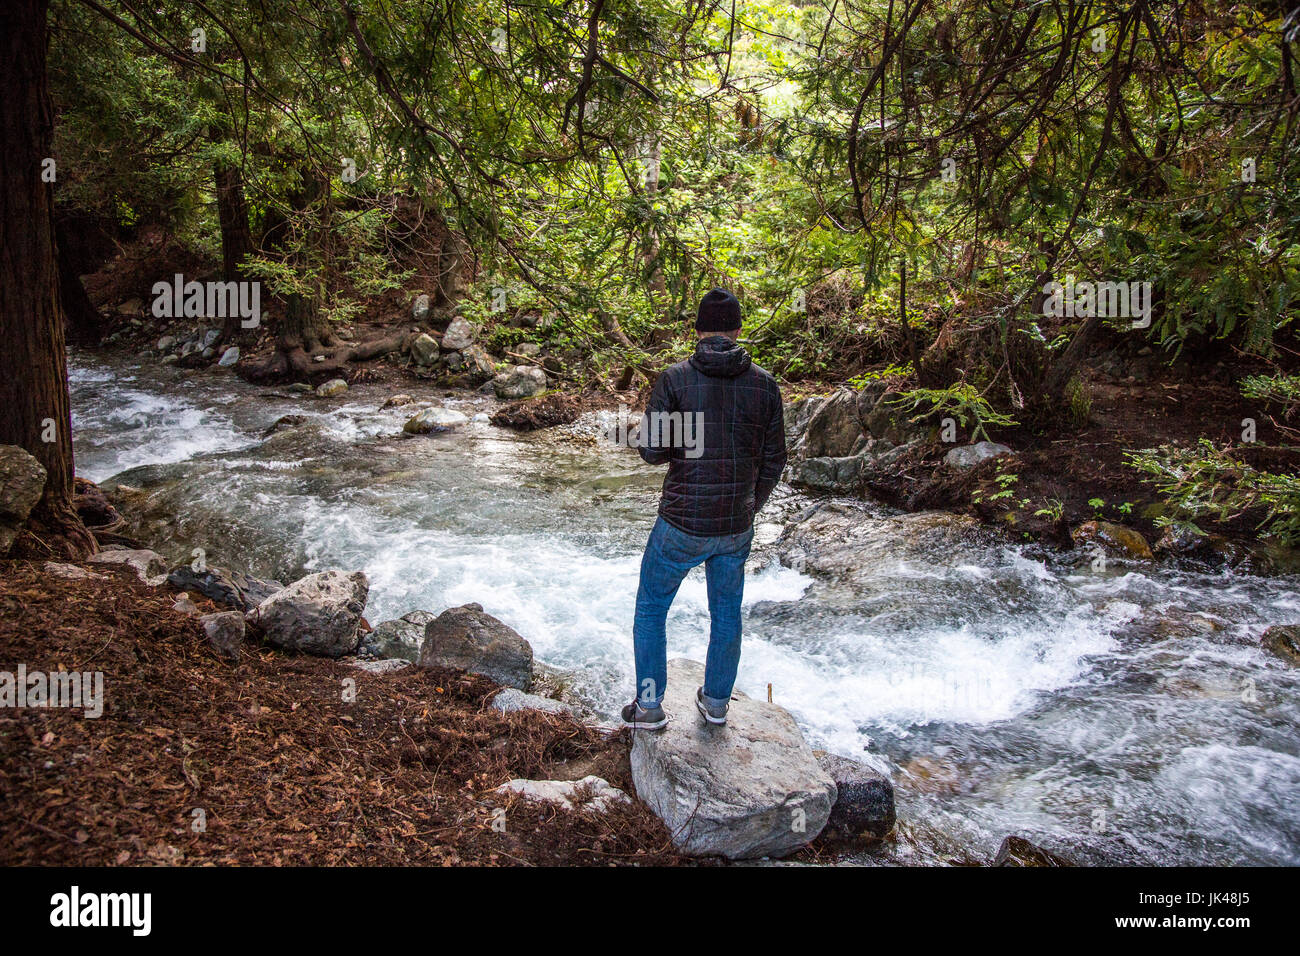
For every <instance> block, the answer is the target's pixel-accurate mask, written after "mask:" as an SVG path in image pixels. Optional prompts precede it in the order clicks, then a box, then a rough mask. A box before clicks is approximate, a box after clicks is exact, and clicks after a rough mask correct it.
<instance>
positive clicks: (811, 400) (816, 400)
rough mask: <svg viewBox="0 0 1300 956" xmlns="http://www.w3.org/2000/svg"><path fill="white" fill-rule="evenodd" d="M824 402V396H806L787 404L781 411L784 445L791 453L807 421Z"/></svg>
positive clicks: (806, 425) (801, 435)
mask: <svg viewBox="0 0 1300 956" xmlns="http://www.w3.org/2000/svg"><path fill="white" fill-rule="evenodd" d="M825 401H826V396H824V395H808V396H805V397H804V398H800V399H797V400H796V401H793V402H787V403H786V405H785V408H784V409H783V413H784V417H785V445H786V448H787V450H790V451H793V450H794V448H795V446H796V445H797V444H798V443H799V441H800V439H801V438H802V437H803V433H804V430H805V429H806V428H807V427H808V420H809V419H810V418H812V416H813V414H814V413H815V412H816V411H817V409H818V408H820V407H821V405H822V403H823V402H825Z"/></svg>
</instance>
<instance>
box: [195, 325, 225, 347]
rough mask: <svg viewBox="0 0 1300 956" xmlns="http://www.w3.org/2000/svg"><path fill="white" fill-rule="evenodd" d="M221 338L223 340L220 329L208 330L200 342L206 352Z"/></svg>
mask: <svg viewBox="0 0 1300 956" xmlns="http://www.w3.org/2000/svg"><path fill="white" fill-rule="evenodd" d="M219 338H221V330H220V329H207V330H205V331H204V333H203V336H202V338H201V339H200V340H199V341H200V344H201V345H202V347H203V348H204V349H205V350H206V349H210V348H212V347H213V346H214V345H216V344H217V339H219Z"/></svg>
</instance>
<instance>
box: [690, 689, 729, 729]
mask: <svg viewBox="0 0 1300 956" xmlns="http://www.w3.org/2000/svg"><path fill="white" fill-rule="evenodd" d="M695 709H696V710H698V711H699V712H700V716H701V717H703V718H704V719H705V720H707V721H708V722H709V723H711V724H725V723H726V722H727V705H726V704H723V705H722V706H721V707H718V706H716V705H714V704H709V703H705V700H704V688H703V687H697V688H695Z"/></svg>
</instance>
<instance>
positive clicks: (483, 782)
mask: <svg viewBox="0 0 1300 956" xmlns="http://www.w3.org/2000/svg"><path fill="white" fill-rule="evenodd" d="M80 567H81V569H82V570H83V571H84V572H85V575H86V576H84V577H83V576H75V577H64V576H60V575H57V574H53V573H51V572H50V571H49V570H47V569H46V568H45V567H44V566H43V565H41V564H38V563H33V562H23V561H0V608H2V609H3V614H0V646H3V647H5V649H6V654H7V659H8V660H10V661H23V662H25V663H26V668H27V671H28V673H33V672H37V671H41V672H44V673H46V674H54V673H57V672H58V671H60V670H69V671H77V672H93V671H101V672H103V674H104V698H105V706H104V711H103V715H102V716H101V717H98V718H87V717H83V715H82V713H83V712H82V711H81V710H79V709H60V708H42V707H30V706H29V707H26V708H23V709H19V710H12V711H5V712H3V713H0V801H2V802H3V806H4V813H3V814H0V819H2V820H3V827H2V830H3V833H2V834H0V842H2V843H3V846H4V850H3V851H0V863H3V864H4V865H30V864H41V865H62V864H77V865H82V866H104V865H148V864H187V865H204V864H212V863H216V864H255V865H281V864H293V865H303V864H311V865H337V864H352V865H374V866H378V865H401V866H451V865H458V864H474V865H483V866H498V865H595V866H602V865H611V864H632V863H635V864H651V865H659V866H663V865H675V864H679V863H681V862H683V858H682V857H681V856H680V855H679V854H677V853H676V852H675V851H674V850H673V848H672V843H671V841H670V839H669V836H668V833H667V831H666V829H665V828H664V826H663V824H662V823H661V822H660V821H659V820H658V818H656V817H655V816H654V814H653V813H651V812H650V810H648V809H647V808H646V807H645V806H644V805H642V804H641V803H639V802H635V801H634V802H631V803H619V802H613V803H609V804H607V805H604V806H602V808H601V811H600V812H599V813H591V812H583V811H582V810H580V809H574V810H569V809H565V808H563V807H557V806H555V805H553V804H548V803H540V802H532V801H529V800H526V799H523V798H520V797H515V796H510V797H503V796H502V795H501V794H497V793H494V792H493V791H494V790H495V788H496V787H498V786H500V785H502V784H504V783H506V782H507V781H509V780H511V779H513V778H528V779H581V778H582V777H584V776H586V775H587V774H588V773H595V774H597V775H600V776H602V777H604V778H605V779H607V780H608V781H609V783H610V784H611V785H613V786H615V787H618V788H619V789H622V790H625V791H628V792H630V791H631V790H632V787H631V780H630V775H629V770H628V750H629V747H630V740H629V738H628V734H627V733H626V732H621V733H617V734H613V735H608V734H604V733H601V732H600V731H598V730H596V729H595V728H593V727H591V726H589V725H587V724H584V723H582V722H581V721H578V720H576V719H574V718H572V717H570V716H568V715H565V714H552V713H544V712H541V711H534V710H529V711H517V712H514V713H501V712H499V711H497V710H495V709H493V708H491V707H490V706H488V701H489V700H490V699H491V698H492V697H493V696H494V695H495V694H496V693H497V692H498V691H499V689H500V688H499V687H498V685H496V684H495V683H494V682H492V681H491V680H488V679H487V678H485V677H480V676H476V675H471V674H466V673H464V672H457V671H452V670H447V669H432V670H418V669H416V668H408V669H407V670H406V671H404V672H401V673H387V674H385V673H369V672H367V671H364V670H360V669H358V668H356V667H353V666H349V664H348V663H347V662H343V661H332V660H326V659H322V658H318V657H310V656H306V655H293V656H285V655H284V654H282V653H278V652H275V651H273V650H271V649H270V648H263V647H246V651H245V653H244V654H242V655H241V657H240V659H239V661H238V662H237V663H230V662H228V661H225V660H223V659H221V658H220V657H219V656H218V655H217V654H215V653H214V652H213V650H212V649H211V647H210V645H209V643H208V641H207V640H206V639H205V635H204V631H203V628H202V627H201V626H200V624H199V622H198V620H197V618H196V617H194V616H191V615H189V614H186V613H183V612H181V611H177V610H175V609H174V608H173V604H174V601H175V593H174V592H172V591H171V589H170V588H151V587H149V586H147V585H145V584H144V583H142V582H140V581H139V580H137V579H136V577H135V575H134V574H133V573H132V572H131V571H130V570H129V569H128V568H125V567H114V566H111V565H104V564H84V565H81V566H80ZM65 573H68V572H65ZM209 603H210V602H204V601H203V600H202V599H201V598H200V599H199V602H198V604H199V608H198V609H199V610H202V611H212V610H219V609H218V608H216V607H209V606H205V605H206V604H209ZM349 681H351V682H354V685H351V686H350V685H349V683H348V682H349ZM349 689H351V690H353V691H354V692H355V696H354V699H352V700H348V699H346V698H347V697H348V696H351V695H349V694H348V693H346V691H348V690H349Z"/></svg>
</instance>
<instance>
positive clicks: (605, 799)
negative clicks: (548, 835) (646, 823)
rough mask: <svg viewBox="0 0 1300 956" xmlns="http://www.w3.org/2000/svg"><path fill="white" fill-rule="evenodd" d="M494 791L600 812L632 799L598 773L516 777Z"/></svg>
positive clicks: (569, 808) (564, 806)
mask: <svg viewBox="0 0 1300 956" xmlns="http://www.w3.org/2000/svg"><path fill="white" fill-rule="evenodd" d="M493 792H494V793H499V794H501V795H503V796H504V795H507V794H512V793H517V794H519V795H520V796H522V797H523V798H524V799H525V800H536V801H540V802H543V803H553V804H555V805H556V806H560V807H563V808H564V809H566V810H576V811H580V812H584V813H585V812H595V813H601V812H603V811H605V810H608V809H609V808H610V807H611V806H614V805H615V804H619V803H631V802H632V800H631V798H629V797H628V795H627V794H626V793H624V792H623V791H622V790H620V789H618V787H615V786H612V785H611V784H610V783H609V781H608V780H605V779H604V778H602V777H597V776H587V777H583V778H582V779H581V780H524V779H521V778H518V777H516V778H515V779H514V780H509V781H507V782H505V783H503V784H502V785H501V786H499V787H497V788H496V790H494V791H493Z"/></svg>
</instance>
